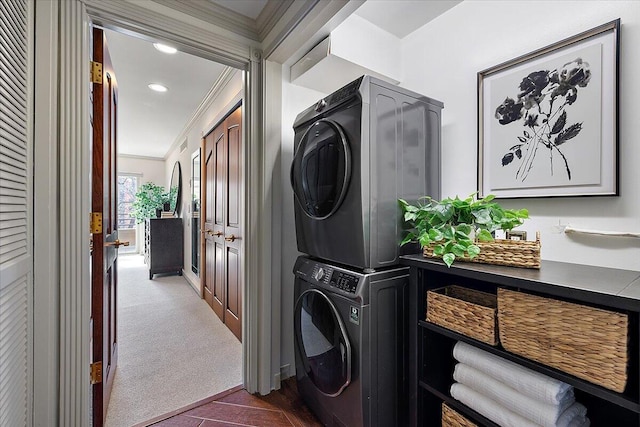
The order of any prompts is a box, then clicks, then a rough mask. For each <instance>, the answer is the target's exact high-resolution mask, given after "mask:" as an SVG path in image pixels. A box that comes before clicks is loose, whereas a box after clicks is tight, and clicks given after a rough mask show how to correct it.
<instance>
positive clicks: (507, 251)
mask: <svg viewBox="0 0 640 427" xmlns="http://www.w3.org/2000/svg"><path fill="white" fill-rule="evenodd" d="M476 245H478V246H479V247H480V254H478V256H476V257H475V258H473V259H469V258H467V257H456V261H467V262H478V263H482V264H496V265H506V266H509V267H522V268H540V246H541V245H540V232H539V231H538V232H536V240H535V241H528V240H505V239H495V240H494V241H493V242H476ZM434 247H435V244H432V245H429V246H425V247H424V248H423V254H424V256H425V257H427V258H441V257H440V256H439V255H435V254H434V253H433V248H434Z"/></svg>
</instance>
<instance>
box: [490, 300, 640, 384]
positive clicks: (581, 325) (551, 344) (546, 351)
mask: <svg viewBox="0 0 640 427" xmlns="http://www.w3.org/2000/svg"><path fill="white" fill-rule="evenodd" d="M498 324H499V331H500V342H501V343H502V346H503V347H504V348H505V349H506V350H507V351H510V352H512V353H515V354H519V355H521V356H524V357H526V358H528V359H532V360H535V361H537V362H540V363H543V364H545V365H548V366H551V367H553V368H556V369H559V370H561V371H564V372H566V373H569V374H571V375H574V376H576V377H578V378H582V379H584V380H587V381H590V382H592V383H594V384H598V385H601V386H602V387H606V388H608V389H610V390H614V391H617V392H618V393H622V392H623V391H624V389H625V386H626V383H627V363H628V346H627V343H628V330H629V328H628V325H629V318H628V316H627V315H625V314H622V313H617V312H613V311H607V310H602V309H598V308H593V307H588V306H584V305H580V304H573V303H569V302H565V301H559V300H555V299H550V298H543V297H539V296H535V295H530V294H525V293H522V292H515V291H511V290H507V289H501V288H500V289H498Z"/></svg>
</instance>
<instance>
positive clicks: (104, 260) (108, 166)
mask: <svg viewBox="0 0 640 427" xmlns="http://www.w3.org/2000/svg"><path fill="white" fill-rule="evenodd" d="M92 36H93V61H94V62H97V63H100V64H102V79H101V81H100V82H99V83H93V85H92V93H91V96H92V104H93V110H92V114H91V125H92V129H93V132H92V140H93V142H92V144H93V147H92V168H91V194H92V196H91V212H92V218H93V220H92V228H93V227H94V226H96V225H99V224H100V223H101V226H100V227H98V228H93V229H92V245H93V246H92V253H91V325H92V337H91V340H92V348H91V362H92V372H94V370H97V372H96V374H92V381H91V382H92V399H93V405H92V407H93V412H92V413H93V426H94V427H96V426H102V425H103V422H104V419H105V417H106V410H107V406H108V405H109V397H110V394H111V387H112V386H113V378H114V375H115V370H116V365H117V361H118V340H117V335H116V330H117V318H116V300H117V283H118V269H117V262H118V246H119V245H120V241H119V240H118V224H117V200H116V195H117V173H116V171H117V168H116V153H117V151H116V142H117V116H118V96H117V93H118V92H117V83H116V78H115V73H114V72H113V67H112V65H111V58H110V57H109V52H108V50H107V44H106V40H105V37H104V34H103V32H102V30H100V29H97V28H94V29H93V32H92ZM98 217H101V218H99V220H98ZM96 220H98V221H96Z"/></svg>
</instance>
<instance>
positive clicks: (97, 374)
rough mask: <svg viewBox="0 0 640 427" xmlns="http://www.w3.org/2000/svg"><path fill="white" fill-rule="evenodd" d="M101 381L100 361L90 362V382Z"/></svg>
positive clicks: (96, 382)
mask: <svg viewBox="0 0 640 427" xmlns="http://www.w3.org/2000/svg"><path fill="white" fill-rule="evenodd" d="M101 382H102V362H96V363H92V364H91V384H99V383H101Z"/></svg>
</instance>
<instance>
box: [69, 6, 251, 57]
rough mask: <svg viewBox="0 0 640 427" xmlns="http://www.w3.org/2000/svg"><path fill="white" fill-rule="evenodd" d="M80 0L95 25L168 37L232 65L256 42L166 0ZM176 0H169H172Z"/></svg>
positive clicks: (189, 49)
mask: <svg viewBox="0 0 640 427" xmlns="http://www.w3.org/2000/svg"><path fill="white" fill-rule="evenodd" d="M81 1H82V2H83V3H84V4H85V5H86V8H87V12H88V13H89V15H90V16H91V18H92V21H93V23H94V24H96V25H98V26H101V27H104V28H108V29H112V30H116V31H120V32H122V33H125V34H129V35H134V36H138V37H140V36H141V37H143V38H145V39H146V40H149V41H158V40H162V41H170V42H172V43H174V44H176V45H177V47H178V48H179V49H180V50H181V51H183V52H187V53H190V54H192V55H197V56H200V57H203V58H207V59H210V60H212V61H216V62H219V63H221V64H224V65H228V66H231V67H236V68H239V69H244V68H245V67H246V66H247V60H248V59H249V55H250V48H249V46H250V45H253V44H256V45H257V43H256V42H255V41H254V40H247V39H246V38H244V37H240V36H239V35H237V34H236V33H233V32H230V31H228V30H226V29H225V28H218V27H216V26H214V25H211V24H210V23H208V22H205V21H203V20H202V19H194V18H193V17H192V16H189V15H188V14H186V13H183V12H181V11H180V10H179V9H175V8H170V7H167V6H164V5H163V4H162V3H163V2H164V1H165V0H159V1H155V0H146V1H133V0H81ZM167 1H168V0H167ZM177 1H178V0H171V2H173V3H175V2H177ZM207 48H209V49H207ZM213 52H215V53H213Z"/></svg>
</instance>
